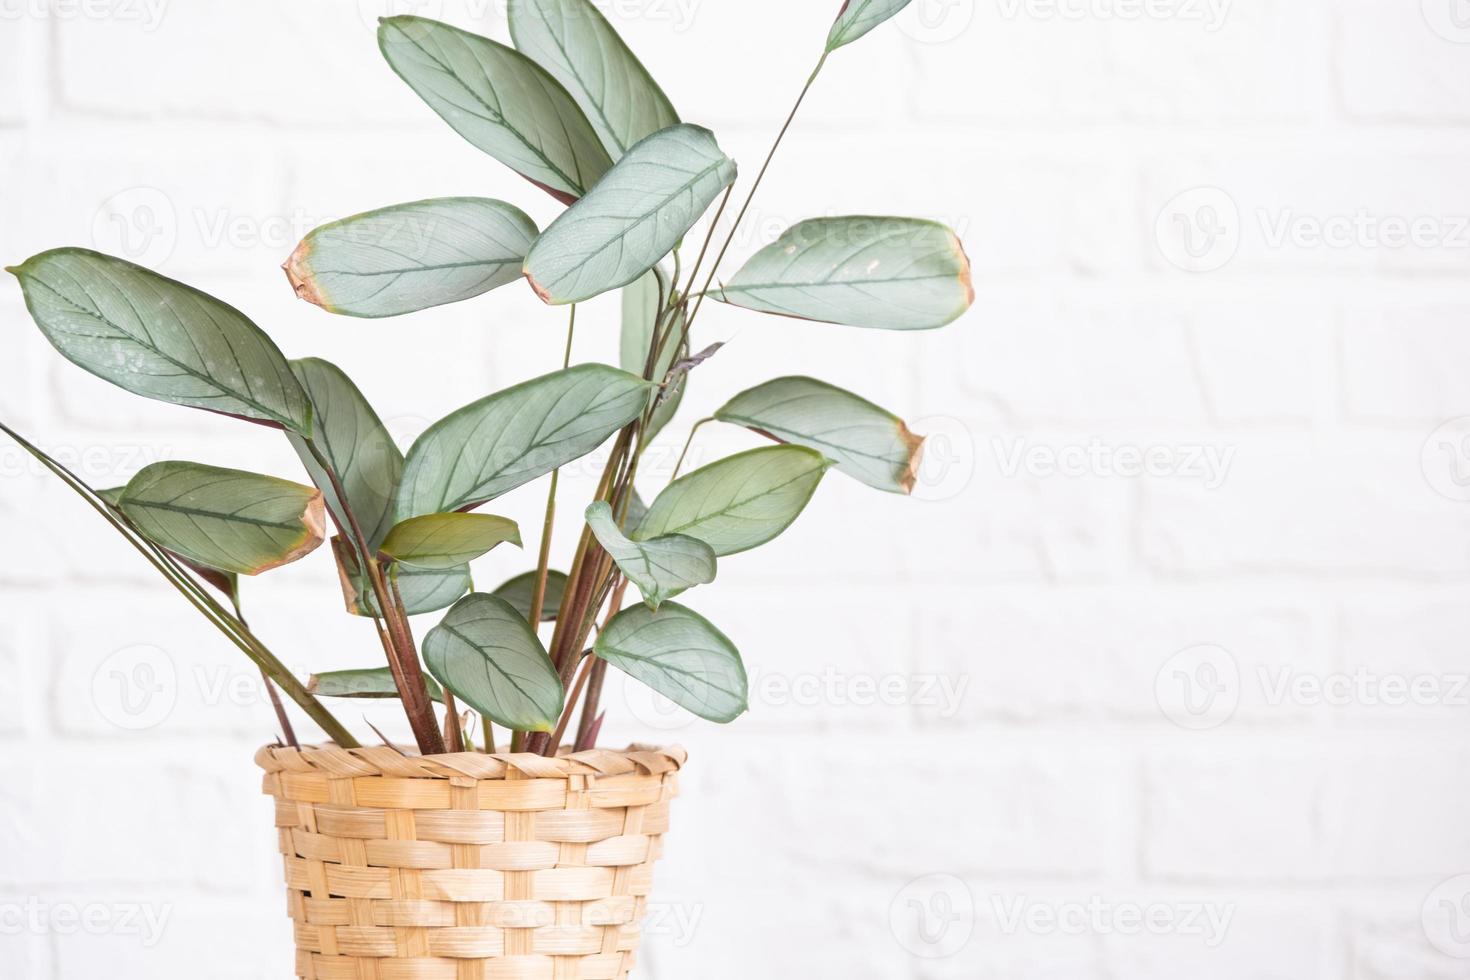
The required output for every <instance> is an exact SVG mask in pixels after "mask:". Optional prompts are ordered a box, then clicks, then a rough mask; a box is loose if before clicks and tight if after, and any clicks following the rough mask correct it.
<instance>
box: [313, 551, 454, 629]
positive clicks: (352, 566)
mask: <svg viewBox="0 0 1470 980" xmlns="http://www.w3.org/2000/svg"><path fill="white" fill-rule="evenodd" d="M332 553H333V554H334V555H336V557H337V573H338V575H339V577H340V578H341V582H342V596H343V598H344V599H345V600H346V603H347V611H348V612H349V613H351V614H352V615H354V616H364V617H368V616H381V615H382V613H381V612H379V609H378V599H377V596H375V595H374V594H373V587H372V583H370V582H369V581H368V579H367V575H366V573H364V572H363V571H362V566H361V565H360V564H359V563H358V561H357V555H356V553H355V552H354V551H353V550H352V547H351V546H350V545H348V544H347V542H346V541H344V540H343V539H342V538H340V537H334V538H332ZM397 582H398V592H399V594H400V595H401V596H403V606H404V610H405V611H406V612H407V613H408V614H409V615H410V616H420V615H423V614H424V613H431V612H438V611H439V610H441V609H447V608H449V607H450V606H452V605H454V603H455V602H456V601H458V599H459V598H460V597H461V596H462V595H464V594H465V593H466V592H468V591H469V590H470V588H471V587H472V582H471V579H470V566H468V565H461V566H459V567H458V568H451V569H448V570H445V571H438V570H435V569H426V568H408V567H403V568H399V569H398V571H397Z"/></svg>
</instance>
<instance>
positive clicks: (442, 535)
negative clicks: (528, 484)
mask: <svg viewBox="0 0 1470 980" xmlns="http://www.w3.org/2000/svg"><path fill="white" fill-rule="evenodd" d="M507 541H509V542H511V543H512V544H514V545H515V546H516V547H518V548H519V547H520V546H521V529H520V528H519V527H517V526H516V522H515V521H513V520H510V519H509V518H506V517H493V516H491V515H489V514H427V515H425V516H423V517H411V518H409V519H408V520H406V521H404V522H403V523H402V524H399V525H398V526H397V527H395V528H393V530H392V531H390V532H388V538H387V540H385V541H384V542H383V547H382V549H381V550H382V552H383V554H385V555H387V556H388V557H389V558H392V559H393V560H394V561H396V562H399V563H400V564H403V565H410V566H412V567H414V568H433V569H438V570H439V571H447V570H449V569H452V568H458V567H459V566H461V565H463V564H465V563H466V562H471V561H474V560H475V559H476V558H479V557H481V556H482V555H485V554H488V553H489V552H490V551H491V550H492V549H493V548H494V547H495V546H496V545H499V544H504V543H505V542H507Z"/></svg>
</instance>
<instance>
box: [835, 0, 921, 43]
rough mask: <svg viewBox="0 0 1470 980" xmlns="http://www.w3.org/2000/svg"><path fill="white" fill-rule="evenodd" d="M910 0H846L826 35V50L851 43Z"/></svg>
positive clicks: (894, 13)
mask: <svg viewBox="0 0 1470 980" xmlns="http://www.w3.org/2000/svg"><path fill="white" fill-rule="evenodd" d="M911 2H912V0H846V2H845V3H843V5H842V13H840V14H838V15H837V22H836V23H834V24H833V25H832V32H831V33H830V34H828V35H827V50H828V51H836V50H837V49H838V48H840V47H842V46H843V45H846V44H851V43H852V42H854V41H856V40H857V39H858V38H860V37H862V36H863V35H864V34H866V33H868V32H869V31H871V30H872V29H873V28H875V27H877V26H878V25H880V24H882V23H883V22H885V21H887V20H889V19H890V18H892V17H894V16H895V15H896V14H898V12H899V11H901V10H903V8H905V7H907V6H908V5H909V4H910V3H911Z"/></svg>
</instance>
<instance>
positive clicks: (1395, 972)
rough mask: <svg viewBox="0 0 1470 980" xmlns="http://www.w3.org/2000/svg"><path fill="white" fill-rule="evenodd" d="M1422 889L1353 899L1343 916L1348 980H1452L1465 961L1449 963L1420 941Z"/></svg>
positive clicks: (1424, 942) (1452, 959) (1424, 941)
mask: <svg viewBox="0 0 1470 980" xmlns="http://www.w3.org/2000/svg"><path fill="white" fill-rule="evenodd" d="M1425 894H1426V892H1425V890H1392V891H1389V892H1387V893H1384V894H1381V895H1378V896H1375V897H1374V898H1373V899H1371V900H1367V901H1363V900H1359V901H1357V902H1354V903H1353V907H1352V909H1351V911H1350V912H1349V914H1348V916H1347V922H1346V925H1345V929H1346V930H1347V932H1348V935H1349V937H1350V943H1351V949H1350V955H1351V967H1350V972H1349V973H1348V977H1349V978H1350V980H1395V978H1397V977H1423V978H1424V980H1457V978H1459V977H1461V976H1463V975H1464V973H1465V961H1464V960H1463V959H1456V958H1451V957H1450V956H1448V955H1446V954H1445V953H1442V952H1440V951H1439V950H1437V949H1435V948H1434V947H1433V946H1431V945H1430V944H1429V943H1428V942H1427V941H1426V936H1425V931H1424V923H1423V920H1422V906H1423V902H1424V896H1425Z"/></svg>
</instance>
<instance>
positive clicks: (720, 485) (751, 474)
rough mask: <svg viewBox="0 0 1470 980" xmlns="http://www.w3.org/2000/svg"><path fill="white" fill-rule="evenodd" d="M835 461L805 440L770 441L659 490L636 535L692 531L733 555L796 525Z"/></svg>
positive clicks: (718, 550) (718, 552)
mask: <svg viewBox="0 0 1470 980" xmlns="http://www.w3.org/2000/svg"><path fill="white" fill-rule="evenodd" d="M829 465H831V464H830V463H829V462H828V460H827V459H826V458H824V457H823V456H822V454H821V453H819V452H816V451H815V450H811V449H806V448H804V447H802V446H768V447H766V448H764V449H752V450H750V451H749V452H744V453H740V454H739V455H737V456H731V457H729V458H728V459H722V460H720V461H719V462H718V463H711V464H710V465H709V466H706V467H704V468H703V469H698V470H695V471H694V472H693V473H690V474H689V475H688V476H681V477H680V478H679V479H677V480H675V481H674V482H673V483H671V484H669V486H668V487H667V488H666V489H665V490H664V492H663V493H661V494H659V495H658V498H657V499H656V500H654V502H653V506H651V507H649V508H648V516H647V517H645V518H644V519H643V523H642V524H641V525H640V526H639V528H638V531H637V533H636V534H634V535H633V537H634V538H635V539H636V540H639V541H647V540H649V539H651V538H657V537H662V536H663V535H666V534H687V535H689V536H690V537H691V538H698V539H699V540H701V541H703V542H704V543H705V544H707V545H709V546H710V547H711V548H713V549H714V552H715V554H716V555H718V556H721V557H723V556H725V555H733V554H736V553H738V552H741V551H749V550H750V549H751V548H754V547H757V546H758V545H762V544H765V543H766V542H767V541H770V540H771V539H772V538H774V537H776V535H778V534H780V533H781V532H782V531H784V530H786V529H787V528H788V527H790V526H791V523H792V522H793V521H795V520H796V518H797V517H798V516H799V515H800V514H801V512H802V510H803V509H804V508H805V507H806V505H807V501H809V500H811V498H812V494H813V493H815V492H816V489H817V484H818V483H821V482H822V474H823V473H825V472H826V471H827V467H828V466H829Z"/></svg>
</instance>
